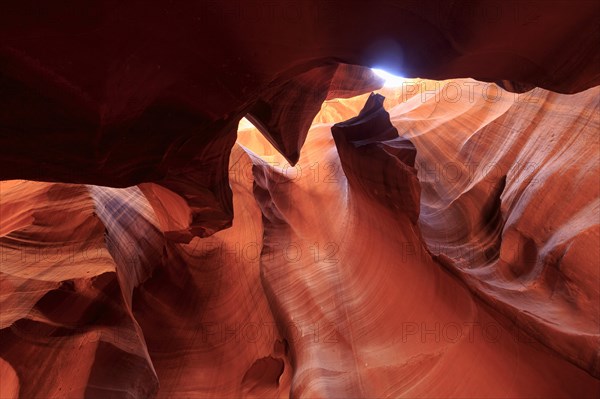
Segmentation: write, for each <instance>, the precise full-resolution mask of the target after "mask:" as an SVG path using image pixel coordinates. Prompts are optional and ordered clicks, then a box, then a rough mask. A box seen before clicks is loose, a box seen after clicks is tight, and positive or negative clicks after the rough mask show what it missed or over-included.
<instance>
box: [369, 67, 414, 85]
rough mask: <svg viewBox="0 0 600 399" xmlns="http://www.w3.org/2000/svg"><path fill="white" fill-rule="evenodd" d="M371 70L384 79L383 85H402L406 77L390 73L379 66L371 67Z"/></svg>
mask: <svg viewBox="0 0 600 399" xmlns="http://www.w3.org/2000/svg"><path fill="white" fill-rule="evenodd" d="M371 70H372V71H373V73H374V74H375V75H377V76H379V77H380V78H382V79H384V80H385V81H384V83H383V85H384V86H385V87H398V86H402V83H404V82H405V81H406V78H403V77H402V76H396V75H392V74H391V73H389V72H386V71H384V70H383V69H379V68H371Z"/></svg>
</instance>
